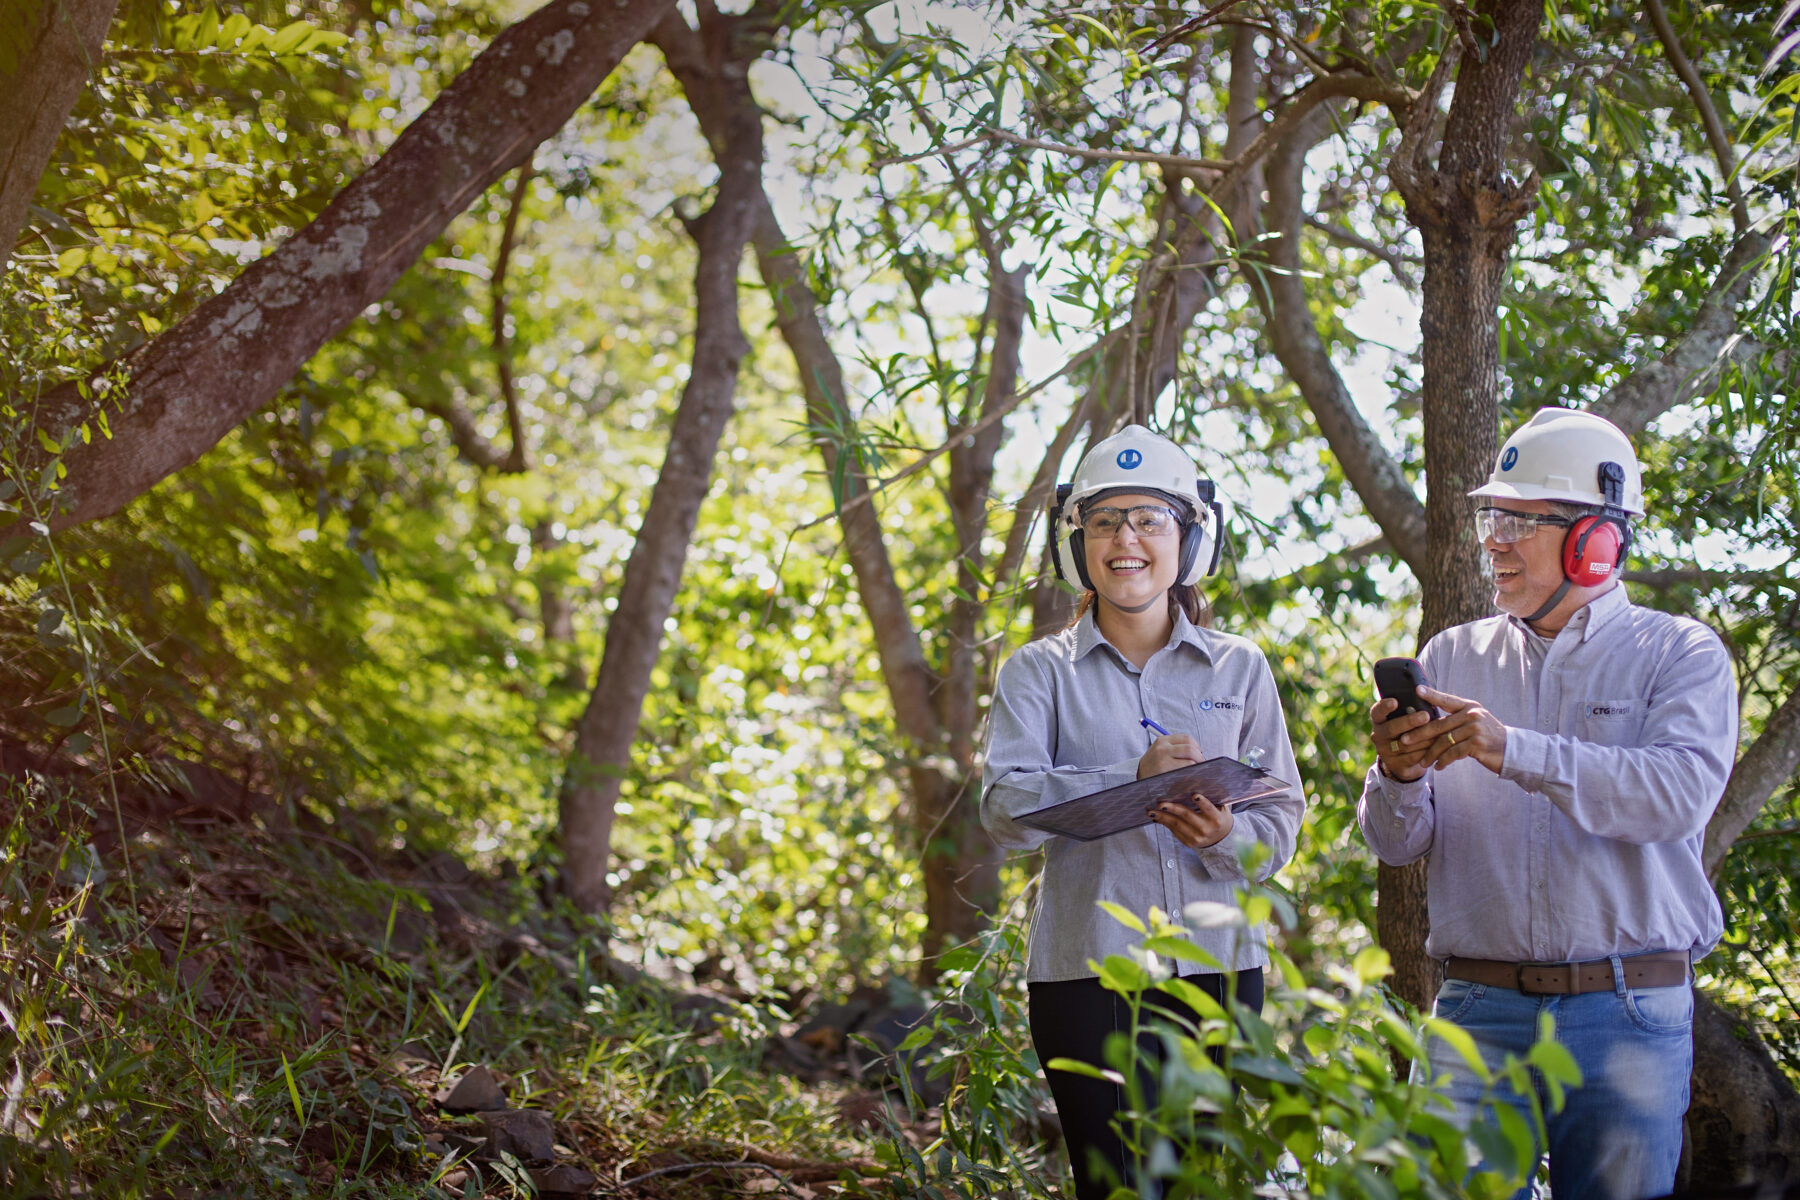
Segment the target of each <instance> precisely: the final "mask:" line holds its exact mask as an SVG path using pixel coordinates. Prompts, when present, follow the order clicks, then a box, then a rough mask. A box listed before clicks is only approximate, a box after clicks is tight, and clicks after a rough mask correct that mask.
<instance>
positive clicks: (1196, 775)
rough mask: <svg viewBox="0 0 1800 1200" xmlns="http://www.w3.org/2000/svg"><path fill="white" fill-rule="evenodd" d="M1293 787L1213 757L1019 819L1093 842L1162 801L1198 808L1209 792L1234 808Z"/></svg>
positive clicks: (1144, 819)
mask: <svg viewBox="0 0 1800 1200" xmlns="http://www.w3.org/2000/svg"><path fill="white" fill-rule="evenodd" d="M1288 787H1289V785H1288V784H1285V783H1283V782H1282V781H1281V780H1279V779H1276V778H1275V777H1274V776H1273V775H1270V774H1269V772H1267V771H1266V770H1264V769H1263V768H1261V767H1252V766H1249V765H1247V764H1245V763H1241V762H1239V761H1238V760H1237V759H1235V758H1209V759H1207V760H1206V761H1205V762H1197V763H1191V764H1189V765H1188V766H1185V767H1177V768H1175V770H1173V771H1165V772H1164V773H1163V774H1161V775H1152V776H1150V778H1148V779H1134V780H1132V781H1131V782H1130V783H1126V784H1121V785H1120V786H1118V787H1112V788H1107V789H1106V790H1105V791H1100V792H1094V793H1092V794H1091V795H1087V796H1077V797H1076V798H1075V799H1073V800H1065V801H1063V802H1062V803H1061V804H1052V805H1050V806H1049V807H1048V808H1040V809H1037V810H1036V811H1034V812H1028V813H1026V814H1025V815H1024V816H1022V817H1019V818H1018V822H1019V824H1021V825H1029V826H1031V827H1032V828H1033V829H1041V830H1043V831H1044V832H1045V833H1054V834H1058V835H1060V836H1062V837H1066V838H1073V839H1075V840H1076V841H1078V842H1091V841H1094V840H1096V839H1098V838H1103V837H1110V836H1112V835H1113V834H1115V833H1123V832H1124V831H1125V830H1127V829H1136V828H1138V827H1139V826H1142V825H1148V824H1150V818H1149V817H1148V816H1147V815H1145V810H1147V809H1148V808H1150V806H1151V805H1154V804H1157V803H1160V802H1162V801H1169V800H1172V801H1175V802H1176V803H1180V804H1187V805H1188V806H1189V807H1192V806H1193V798H1194V797H1195V796H1205V797H1206V798H1207V799H1208V800H1211V801H1212V802H1213V803H1214V804H1216V805H1218V806H1219V807H1221V808H1230V807H1232V806H1234V805H1238V804H1243V803H1245V802H1246V801H1249V800H1260V799H1262V798H1263V797H1265V796H1275V795H1279V794H1281V793H1282V792H1284V791H1286V790H1287V789H1288Z"/></svg>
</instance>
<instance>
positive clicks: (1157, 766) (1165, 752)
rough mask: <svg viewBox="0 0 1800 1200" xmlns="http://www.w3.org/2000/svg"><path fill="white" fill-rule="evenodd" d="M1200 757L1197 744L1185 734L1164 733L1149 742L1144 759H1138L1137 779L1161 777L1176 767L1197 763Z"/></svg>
mask: <svg viewBox="0 0 1800 1200" xmlns="http://www.w3.org/2000/svg"><path fill="white" fill-rule="evenodd" d="M1201 757H1202V756H1201V753H1200V743H1199V742H1196V741H1195V740H1194V739H1193V738H1191V737H1189V736H1188V735H1187V734H1185V733H1166V734H1164V735H1163V736H1162V737H1159V738H1157V739H1156V740H1155V741H1154V742H1151V743H1150V749H1148V750H1146V751H1144V757H1142V758H1140V759H1138V772H1137V777H1138V778H1139V779H1148V778H1150V776H1152V775H1161V774H1163V773H1164V772H1165V771H1173V770H1174V769H1175V768H1176V767H1185V766H1187V765H1188V764H1189V763H1197V762H1199V761H1200V759H1201Z"/></svg>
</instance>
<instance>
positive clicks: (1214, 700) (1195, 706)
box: [1188, 692, 1244, 758]
mask: <svg viewBox="0 0 1800 1200" xmlns="http://www.w3.org/2000/svg"><path fill="white" fill-rule="evenodd" d="M1188 703H1189V708H1190V710H1191V712H1192V720H1193V730H1194V737H1195V739H1196V740H1197V741H1198V742H1199V743H1200V748H1201V749H1202V750H1204V751H1205V752H1206V755H1207V757H1208V758H1217V757H1220V756H1223V757H1225V758H1236V757H1237V750H1238V739H1239V736H1240V734H1241V732H1242V730H1243V727H1244V698H1243V697H1242V696H1239V695H1233V694H1231V693H1229V692H1203V693H1200V694H1197V695H1195V696H1193V697H1192V698H1191V699H1190V700H1189V702H1188Z"/></svg>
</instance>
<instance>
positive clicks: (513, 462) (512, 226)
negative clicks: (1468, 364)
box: [488, 156, 533, 473]
mask: <svg viewBox="0 0 1800 1200" xmlns="http://www.w3.org/2000/svg"><path fill="white" fill-rule="evenodd" d="M532 175H533V169H532V163H531V158H530V156H527V157H526V159H525V162H524V163H523V164H522V165H521V166H520V167H519V179H518V182H517V183H515V184H513V195H512V204H511V205H509V206H508V207H507V210H506V223H505V225H503V226H502V227H501V229H500V253H499V254H498V255H496V256H495V258H494V272H493V275H492V276H491V277H490V278H489V280H488V297H489V300H490V301H491V305H490V307H491V309H492V312H493V320H492V327H493V334H494V369H495V372H496V373H497V374H498V375H499V377H500V396H501V398H502V399H503V400H505V401H506V427H507V429H508V430H509V431H510V432H511V434H512V452H511V453H510V454H508V455H507V458H506V465H505V466H504V467H503V468H502V469H503V470H505V471H509V472H513V473H517V472H520V471H524V470H526V469H527V468H528V467H529V466H530V465H531V463H530V457H531V456H530V453H529V451H528V450H527V448H526V445H525V423H524V421H523V419H522V418H521V417H520V415H519V392H518V389H517V388H516V387H514V386H513V372H512V339H511V338H509V337H508V336H507V334H506V268H507V264H509V263H510V262H511V261H512V252H513V238H514V236H515V235H516V234H517V233H518V229H519V210H520V209H522V208H524V207H525V194H526V189H528V188H529V187H530V186H531V177H532Z"/></svg>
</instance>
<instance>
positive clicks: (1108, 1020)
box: [1030, 967, 1263, 1200]
mask: <svg viewBox="0 0 1800 1200" xmlns="http://www.w3.org/2000/svg"><path fill="white" fill-rule="evenodd" d="M1225 978H1226V977H1225V976H1223V975H1189V976H1187V980H1188V982H1190V983H1193V984H1196V985H1198V986H1199V987H1201V988H1202V989H1204V990H1205V992H1206V993H1207V995H1209V996H1211V997H1212V998H1213V999H1215V1000H1218V1001H1219V1002H1220V1003H1224V997H1225ZM1235 995H1236V997H1237V1001H1238V1003H1239V1004H1242V1005H1244V1006H1246V1007H1247V1008H1249V1009H1251V1010H1252V1011H1255V1012H1261V1011H1262V1004H1263V973H1262V968H1261V967H1255V968H1252V969H1251V970H1248V971H1240V972H1238V976H1237V988H1236V991H1235ZM1030 996H1031V1009H1030V1012H1031V1042H1032V1045H1033V1046H1034V1047H1036V1049H1037V1055H1038V1061H1039V1062H1042V1063H1047V1062H1049V1061H1050V1060H1051V1059H1053V1058H1073V1059H1075V1060H1077V1061H1078V1062H1087V1063H1093V1064H1094V1065H1095V1066H1099V1067H1106V1066H1107V1062H1106V1058H1105V1055H1104V1053H1103V1047H1104V1046H1105V1044H1106V1038H1107V1035H1108V1034H1110V1033H1113V1032H1115V1031H1117V1032H1120V1033H1124V1032H1126V1031H1127V1030H1129V1029H1130V1027H1131V1009H1130V1007H1129V1006H1128V1005H1127V1004H1126V1003H1125V1000H1124V998H1123V997H1122V996H1119V995H1118V994H1116V993H1114V992H1109V991H1107V990H1106V989H1105V988H1104V987H1102V986H1100V981H1099V980H1098V979H1069V980H1064V981H1062V982H1058V983H1034V984H1031V985H1030ZM1146 1000H1147V1003H1146V1005H1145V1008H1144V1010H1143V1018H1144V1019H1143V1023H1144V1024H1148V1023H1149V1022H1150V1021H1151V1020H1154V1019H1155V1018H1154V1017H1153V1016H1151V1014H1150V1013H1149V1012H1148V1006H1149V1005H1150V1004H1154V1005H1155V1006H1156V1007H1158V1008H1161V1009H1165V1010H1167V1011H1168V1012H1170V1013H1173V1014H1175V1015H1176V1016H1178V1017H1181V1018H1183V1019H1185V1020H1188V1021H1194V1022H1196V1023H1197V1022H1198V1021H1199V1014H1198V1013H1196V1012H1194V1010H1193V1009H1191V1008H1189V1007H1188V1006H1187V1005H1185V1004H1182V1003H1181V1002H1179V1001H1177V1000H1176V999H1175V998H1174V997H1173V996H1168V995H1164V994H1162V993H1157V994H1156V995H1155V996H1154V998H1148V997H1147V998H1146ZM1138 1046H1139V1047H1140V1051H1141V1052H1142V1053H1143V1055H1144V1056H1145V1058H1146V1061H1147V1062H1149V1063H1154V1062H1159V1061H1160V1060H1161V1058H1162V1043H1161V1041H1160V1040H1158V1039H1157V1038H1156V1036H1155V1035H1154V1034H1150V1033H1140V1034H1139V1035H1138ZM1213 1055H1214V1057H1215V1059H1216V1058H1218V1057H1219V1054H1218V1052H1217V1051H1216V1050H1215V1051H1214V1052H1213ZM1044 1074H1045V1077H1046V1078H1048V1079H1049V1081H1050V1094H1051V1096H1053V1097H1054V1098H1055V1100H1056V1115H1057V1117H1058V1118H1059V1119H1060V1120H1061V1121H1062V1128H1063V1141H1064V1142H1065V1143H1066V1144H1067V1146H1068V1149H1069V1162H1070V1165H1072V1166H1073V1167H1074V1168H1075V1195H1076V1197H1077V1198H1078V1200H1105V1197H1106V1193H1107V1191H1108V1190H1109V1186H1110V1185H1109V1182H1108V1178H1107V1176H1108V1175H1109V1174H1110V1175H1111V1177H1112V1180H1113V1181H1114V1182H1122V1183H1124V1184H1125V1185H1126V1186H1127V1187H1132V1186H1135V1185H1134V1182H1133V1181H1134V1178H1135V1176H1136V1171H1135V1164H1134V1163H1132V1162H1131V1161H1130V1155H1129V1154H1128V1153H1127V1151H1126V1148H1125V1143H1124V1141H1123V1140H1122V1139H1121V1138H1120V1137H1119V1135H1118V1134H1117V1133H1116V1132H1115V1131H1114V1130H1113V1126H1112V1120H1113V1117H1114V1116H1116V1115H1117V1114H1118V1113H1120V1112H1121V1111H1123V1110H1124V1108H1125V1089H1124V1088H1123V1087H1121V1086H1120V1085H1118V1084H1116V1083H1108V1082H1106V1081H1105V1080H1103V1079H1089V1078H1087V1077H1086V1076H1084V1075H1074V1074H1071V1073H1069V1072H1067V1071H1051V1070H1048V1069H1046V1070H1045V1072H1044ZM1139 1079H1140V1081H1141V1082H1142V1084H1143V1086H1144V1089H1145V1093H1146V1094H1147V1095H1150V1096H1155V1094H1156V1090H1155V1089H1156V1076H1155V1074H1154V1073H1152V1072H1151V1071H1150V1070H1148V1069H1145V1070H1144V1071H1142V1072H1140V1074H1139ZM1102 1164H1104V1167H1102ZM1096 1168H1100V1169H1096Z"/></svg>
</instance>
